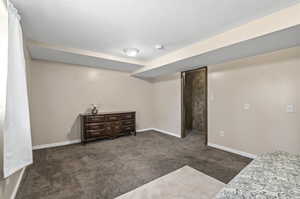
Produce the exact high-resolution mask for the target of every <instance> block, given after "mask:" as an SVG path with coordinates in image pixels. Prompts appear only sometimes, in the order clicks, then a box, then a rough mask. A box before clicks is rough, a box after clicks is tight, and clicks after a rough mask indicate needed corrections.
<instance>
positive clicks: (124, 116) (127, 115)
mask: <svg viewBox="0 0 300 199" xmlns="http://www.w3.org/2000/svg"><path fill="white" fill-rule="evenodd" d="M134 116H135V114H134V113H123V114H122V115H121V118H122V119H123V120H127V119H134Z"/></svg>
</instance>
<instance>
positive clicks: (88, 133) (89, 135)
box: [85, 129, 106, 138]
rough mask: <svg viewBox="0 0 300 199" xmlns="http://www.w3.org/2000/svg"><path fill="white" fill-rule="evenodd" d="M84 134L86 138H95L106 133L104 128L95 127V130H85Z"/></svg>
mask: <svg viewBox="0 0 300 199" xmlns="http://www.w3.org/2000/svg"><path fill="white" fill-rule="evenodd" d="M85 135H86V137H87V138H97V137H101V136H105V135H106V130H105V129H97V130H86V131H85Z"/></svg>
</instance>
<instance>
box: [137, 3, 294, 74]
mask: <svg viewBox="0 0 300 199" xmlns="http://www.w3.org/2000/svg"><path fill="white" fill-rule="evenodd" d="M297 25H300V4H297V5H295V6H292V7H289V8H286V9H283V10H281V11H279V12H276V13H273V14H271V15H269V16H265V17H262V18H260V19H257V20H254V21H252V22H249V23H247V24H245V25H242V26H239V27H237V28H234V29H232V30H229V31H227V32H224V33H222V34H219V35H217V36H215V37H212V38H210V39H207V40H205V41H201V42H198V43H195V44H193V45H190V46H188V47H185V48H182V49H180V50H177V51H175V52H171V53H169V54H167V55H165V56H162V57H159V58H157V59H154V60H152V61H150V62H148V63H147V65H146V66H145V67H143V68H141V69H139V70H137V71H136V72H134V73H133V75H134V76H144V75H145V74H146V73H147V71H149V72H150V71H151V73H153V70H155V69H159V68H160V67H164V66H167V65H168V66H169V67H171V65H172V64H176V62H180V61H182V60H185V59H189V58H192V57H194V56H201V55H204V54H206V53H209V52H213V51H215V50H218V49H222V48H225V47H227V46H232V45H235V44H238V43H241V42H243V41H248V40H253V39H255V38H259V37H262V36H264V35H270V34H271V33H274V32H278V31H280V30H284V29H288V28H292V27H296V26H297ZM282 39H284V38H282ZM295 39H297V38H295ZM258 48H259V47H258ZM258 51H259V49H258ZM236 53H239V52H236ZM199 65H201V62H199V64H198V66H199ZM186 67H188V66H186Z"/></svg>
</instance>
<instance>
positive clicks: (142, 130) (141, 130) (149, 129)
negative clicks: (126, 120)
mask: <svg viewBox="0 0 300 199" xmlns="http://www.w3.org/2000/svg"><path fill="white" fill-rule="evenodd" d="M152 130H153V128H147V129H138V130H136V132H138V133H139V132H144V131H152Z"/></svg>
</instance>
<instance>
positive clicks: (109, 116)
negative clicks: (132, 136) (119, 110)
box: [106, 115, 120, 121]
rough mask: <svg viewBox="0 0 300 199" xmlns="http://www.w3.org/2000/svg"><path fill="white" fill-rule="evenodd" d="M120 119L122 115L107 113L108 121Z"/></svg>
mask: <svg viewBox="0 0 300 199" xmlns="http://www.w3.org/2000/svg"><path fill="white" fill-rule="evenodd" d="M116 120H120V115H106V121H116Z"/></svg>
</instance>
